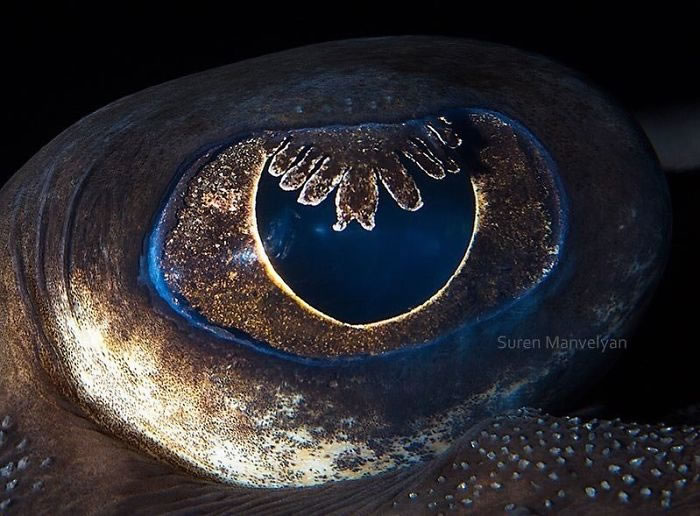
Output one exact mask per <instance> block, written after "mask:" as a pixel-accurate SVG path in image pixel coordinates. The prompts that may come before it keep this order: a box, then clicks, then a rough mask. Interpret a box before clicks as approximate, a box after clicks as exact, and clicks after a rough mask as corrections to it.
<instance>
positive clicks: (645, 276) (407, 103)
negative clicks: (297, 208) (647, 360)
mask: <svg viewBox="0 0 700 516" xmlns="http://www.w3.org/2000/svg"><path fill="white" fill-rule="evenodd" d="M300 63H303V66H300ZM464 106H473V107H478V108H480V109H487V110H492V111H494V112H497V113H502V114H504V115H505V116H507V117H509V118H510V119H512V120H515V121H518V123H521V124H523V126H524V127H526V128H527V129H528V130H529V131H530V132H531V133H532V134H533V135H534V137H536V138H537V139H538V141H539V142H541V144H542V146H543V147H544V148H545V149H546V150H547V152H548V153H549V155H551V158H552V160H553V162H554V163H555V164H556V170H557V174H558V181H560V188H561V191H562V198H565V199H566V203H567V204H566V210H567V211H566V237H565V240H564V241H563V242H562V247H561V249H559V250H558V252H559V253H560V255H559V257H558V260H559V261H558V263H557V266H556V268H553V270H552V271H551V273H550V272H549V271H548V274H547V277H546V279H545V280H543V281H542V282H541V283H538V284H537V286H536V288H532V289H530V290H527V291H526V293H525V294H524V295H522V296H520V297H517V299H513V300H512V302H511V303H509V304H505V305H504V307H503V309H502V310H500V311H493V312H489V314H488V317H487V316H483V317H478V318H476V319H475V321H476V322H471V321H470V322H469V323H468V324H467V322H464V324H462V325H461V326H460V325H456V326H455V329H453V330H450V332H449V333H445V334H444V335H438V336H437V337H435V338H433V339H432V340H431V341H430V342H427V343H422V344H425V345H421V346H415V345H413V344H415V343H412V342H411V341H410V339H411V335H406V339H407V340H406V344H407V345H406V346H405V348H406V349H401V350H399V351H398V352H396V353H389V354H382V353H377V354H375V355H372V354H370V356H362V357H359V358H358V357H350V358H349V359H347V360H339V361H328V362H323V361H322V360H321V362H323V363H321V362H319V361H318V360H316V361H313V360H312V361H310V360H308V357H303V356H302V357H301V358H300V357H297V356H290V355H286V354H284V353H282V354H278V353H271V352H268V351H269V350H266V348H264V347H260V346H258V343H257V342H255V338H254V337H255V336H254V335H253V336H251V335H243V336H240V335H237V336H236V337H235V339H233V341H232V340H231V339H226V338H219V337H218V336H217V335H213V334H212V333H210V332H206V331H202V330H201V328H197V327H195V326H193V325H191V324H189V323H188V322H187V321H186V320H184V319H183V318H182V317H180V316H179V315H178V314H177V313H176V312H175V311H173V310H172V309H171V308H170V307H169V306H168V304H167V303H165V302H163V299H161V298H159V296H158V293H157V291H156V290H155V289H154V288H153V286H152V285H150V284H149V280H148V277H147V275H144V273H143V271H144V256H145V253H146V252H147V251H148V235H149V234H150V233H151V231H152V228H153V225H154V221H155V220H156V216H157V213H158V212H159V210H160V208H161V207H162V206H163V204H164V202H165V200H167V195H168V194H169V192H172V191H173V187H174V185H175V184H176V183H177V180H178V179H179V178H180V177H181V176H182V174H183V173H184V171H186V170H187V169H188V167H191V166H193V164H195V165H196V160H197V159H198V158H200V157H201V156H202V155H203V154H205V153H206V152H207V149H211V148H214V147H218V146H223V145H227V144H230V142H232V141H235V139H236V138H237V137H240V136H241V135H246V134H258V133H260V132H261V131H280V130H285V131H291V130H297V129H298V130H303V129H306V128H319V127H327V126H332V125H337V124H343V125H345V126H359V125H361V124H366V123H370V122H371V123H377V124H396V123H401V122H402V121H405V120H413V119H420V118H421V117H427V116H431V115H434V114H436V113H440V112H441V111H442V110H445V109H452V108H456V107H464ZM407 199H408V197H407ZM326 202H329V201H326ZM404 204H406V206H412V207H415V206H417V201H415V199H414V200H410V199H409V200H406V201H405V203H404ZM0 206H2V212H0V243H2V245H1V246H0V349H1V350H2V353H0V423H1V431H2V433H1V434H0V476H1V478H2V480H3V483H4V485H0V488H3V489H4V491H2V492H0V511H17V512H25V511H26V512H30V513H57V512H59V513H60V512H65V513H103V514H104V513H125V512H126V513H144V514H146V513H147V514H153V513H167V512H174V513H178V512H179V513H188V514H191V513H221V514H227V513H232V514H233V513H256V512H259V513H265V514H288V513H309V514H332V513H339V514H342V513H368V514H369V513H388V514H391V513H396V514H407V513H408V514H410V513H416V514H420V513H437V512H445V513H446V512H448V511H450V510H452V511H456V512H466V511H471V510H480V511H483V512H484V513H489V512H502V511H504V510H517V511H520V513H521V514H527V513H528V512H525V511H529V512H531V513H535V514H537V513H543V512H546V511H548V510H550V509H557V510H563V511H566V510H569V511H579V512H584V513H585V512H596V513H600V512H605V511H608V512H613V511H615V512H620V511H629V512H638V511H655V510H662V509H664V510H666V509H667V510H670V511H677V512H678V513H685V512H687V511H690V510H692V509H697V507H698V503H700V502H699V501H698V489H697V482H698V477H697V475H698V456H699V453H698V446H697V435H698V434H697V430H696V429H695V428H693V427H689V426H688V427H677V428H666V427H663V426H661V425H659V426H642V425H634V424H631V423H621V422H604V421H578V420H576V419H567V418H560V419H557V418H552V417H549V416H546V415H545V414H544V413H539V412H536V411H532V410H517V409H519V407H522V406H525V405H528V406H530V405H534V406H541V407H555V406H558V407H559V408H561V406H562V403H564V402H565V400H566V399H567V396H568V395H569V394H571V393H572V392H574V391H575V390H576V389H581V388H585V386H586V384H587V382H590V381H591V380H590V379H591V378H593V377H595V374H600V372H601V371H604V370H605V368H606V367H607V366H609V363H610V360H611V356H612V355H605V356H603V355H602V354H601V353H600V352H597V351H595V350H575V351H574V350H566V351H565V352H561V350H559V352H553V351H552V350H551V349H541V350H539V351H537V352H527V353H519V352H516V351H513V350H499V349H498V348H497V346H496V342H497V337H498V336H499V335H503V334H508V335H511V336H513V337H514V338H525V337H542V338H544V336H545V335H562V336H567V337H570V338H591V337H595V336H601V335H602V336H604V337H620V338H621V337H624V336H625V335H628V334H629V332H630V330H631V328H632V327H633V326H634V324H635V322H636V320H637V319H638V317H639V315H640V313H641V310H642V308H643V306H644V303H645V301H646V300H647V299H648V296H649V295H650V292H651V290H652V288H653V286H654V284H655V282H656V281H657V280H658V277H659V273H660V270H661V268H662V266H663V263H664V260H665V252H666V246H667V244H668V234H669V225H670V219H669V206H668V197H667V194H666V190H665V185H664V180H663V177H662V175H661V173H660V171H659V170H658V164H657V163H656V161H655V158H654V157H653V154H652V153H651V151H650V149H649V146H648V144H647V142H646V141H645V139H644V137H643V136H642V135H641V133H640V131H639V130H638V129H637V128H636V126H635V125H634V124H633V123H631V122H630V121H629V120H628V118H627V116H626V115H625V114H624V113H623V112H621V111H620V110H619V109H618V108H617V107H615V106H614V105H612V104H611V103H610V102H609V101H608V100H607V99H605V98H604V97H602V96H601V95H600V94H599V93H598V92H596V91H595V90H593V89H591V88H590V87H588V86H587V85H586V84H585V83H584V82H583V81H582V80H581V79H580V78H578V77H577V76H576V75H575V74H573V73H572V72H570V71H568V70H565V69H562V68H561V67H559V66H557V65H555V64H553V63H551V62H549V61H547V60H545V59H543V58H539V57H536V56H531V55H527V54H524V53H521V52H519V51H516V50H513V49H509V48H505V47H500V46H492V45H488V44H483V43H476V42H470V41H461V40H451V39H435V38H422V37H415V38H414V37H407V38H386V39H374V40H358V41H347V42H337V43H328V44H323V45H318V46H314V47H308V48H303V49H297V50H292V51H288V52H284V53H280V54H275V55H271V56H264V57H262V58H258V59H255V60H251V61H245V62H242V63H238V64H235V65H231V66H228V67H224V68H221V69H217V70H212V71H209V72H205V73H202V74H198V75H196V76H191V77H185V78H182V79H179V80H177V81H173V82H170V83H166V84H163V85H160V86H157V87H154V88H151V89H148V90H145V91H143V92H139V93H137V94H134V95H132V96H129V97H126V98H124V99H121V100H119V101H117V102H115V103H113V104H110V105H109V106H107V107H105V108H103V109H101V110H99V111H98V112H96V113H94V114H93V115H90V116H89V117H87V118H85V119H83V120H81V121H80V122H78V123H77V124H75V125H74V126H73V127H71V128H69V129H68V130H66V131H65V132H64V133H62V134H61V135H59V136H58V137H57V138H56V139H55V140H53V141H52V142H51V143H50V144H48V145H47V146H46V147H44V148H43V149H42V150H41V151H39V152H38V153H37V154H36V155H35V156H34V157H33V158H32V159H31V160H30V161H29V162H28V163H27V164H26V165H25V166H24V167H23V168H22V169H21V170H20V171H18V173H17V174H16V175H15V176H14V177H13V178H12V179H11V180H10V181H9V182H8V183H7V184H6V185H5V187H4V188H3V189H2V191H0ZM380 209H381V208H380ZM343 213H345V212H343ZM346 219H347V220H346ZM346 219H342V220H343V223H347V224H356V223H358V221H360V220H363V221H365V226H367V227H366V228H365V229H368V228H369V227H370V226H371V224H370V223H369V221H371V218H370V216H369V215H366V214H360V215H357V216H356V217H355V220H352V217H350V216H347V217H346ZM333 222H334V221H333V220H330V221H328V223H329V224H331V223H333ZM344 230H345V231H347V229H344ZM487 262H488V261H487V260H485V261H484V264H483V265H480V267H481V268H480V269H479V272H481V271H483V273H484V274H486V273H487V272H488V263H487ZM500 277H501V278H503V277H504V274H501V275H500ZM431 338H432V337H431ZM236 339H237V340H236ZM313 358H314V359H318V358H319V357H318V356H314V357H313ZM320 358H324V357H320ZM341 358H343V357H341ZM343 421H345V422H347V421H352V422H353V423H352V424H350V425H348V424H347V423H343ZM343 425H344V426H343ZM318 428H320V429H322V431H319V432H318V433H316V434H313V433H311V432H310V430H309V429H318ZM266 439H267V441H266ZM402 439H404V440H409V441H411V442H410V443H405V442H404V441H402ZM267 442H275V443H277V444H278V445H279V448H277V451H276V452H271V451H269V449H268V448H261V443H267ZM397 442H401V443H403V444H405V446H409V447H411V446H413V447H416V446H418V447H419V448H420V446H423V448H422V449H421V451H420V453H418V454H417V455H420V460H412V459H411V460H409V459H407V458H406V457H409V456H410V454H401V453H399V454H394V455H392V457H394V458H393V459H392V460H393V461H394V462H390V461H388V460H385V458H386V457H389V451H387V450H390V451H393V450H394V448H392V446H393V445H394V444H395V443H397ZM348 443H350V444H351V446H350V445H349V444H348ZM426 443H429V444H426ZM339 446H340V447H341V448H342V447H343V446H345V447H346V448H348V447H350V448H352V449H353V450H360V451H359V452H353V453H355V455H352V454H351V455H352V458H353V459H357V460H356V461H354V462H353V461H342V460H340V459H338V460H334V461H331V462H330V463H329V464H330V465H329V466H328V469H327V470H323V471H321V472H318V471H312V469H313V468H307V469H306V470H303V467H302V464H312V465H315V464H317V462H314V461H317V460H320V459H318V457H315V458H314V459H313V460H311V461H310V462H306V463H305V462H303V460H302V459H304V458H306V457H307V455H309V454H311V455H313V454H312V453H311V452H316V451H318V450H331V451H329V452H328V455H329V456H331V455H332V451H333V450H336V449H337V447H339ZM346 448H343V449H344V450H346ZM404 449H407V448H404ZM411 449H413V448H411ZM231 450H234V451H235V453H234V451H231ZM241 450H242V452H241ZM261 450H262V451H261ZM280 450H281V451H280ZM309 450H310V451H309ZM256 454H257V455H256ZM396 456H398V458H395V457H396ZM343 457H346V455H343ZM358 457H359V459H362V460H359V459H358ZM367 457H370V458H372V459H373V460H371V461H368V460H366V458H367ZM304 467H305V466H304ZM324 475H325V476H324Z"/></svg>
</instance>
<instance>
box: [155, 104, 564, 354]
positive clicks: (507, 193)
mask: <svg viewBox="0 0 700 516" xmlns="http://www.w3.org/2000/svg"><path fill="white" fill-rule="evenodd" d="M470 121H471V122H472V123H473V125H474V127H475V128H476V129H477V130H478V131H479V133H480V134H481V137H482V138H483V140H484V141H485V142H487V145H486V146H485V147H484V148H483V150H482V152H481V162H482V169H480V170H474V171H471V175H470V176H467V175H466V174H465V175H464V177H465V181H466V180H471V184H472V187H473V190H474V195H475V199H476V216H475V221H474V230H473V234H472V239H471V242H470V244H469V247H468V248H467V251H466V253H465V255H464V258H463V259H462V261H461V263H460V264H459V266H458V267H457V270H456V271H455V273H454V275H453V276H452V277H451V278H450V279H449V280H448V281H447V282H446V284H445V285H444V286H443V287H442V288H441V289H439V290H438V291H437V292H436V293H435V294H434V295H433V296H432V297H431V298H430V299H428V300H427V301H425V302H424V303H422V304H421V305H419V306H416V307H415V308H413V309H412V310H410V311H408V312H406V313H404V314H401V315H398V316H395V317H392V318H389V319H385V320H381V321H376V322H371V323H366V324H357V325H351V324H347V323H344V322H343V321H339V320H337V319H334V318H333V317H330V316H328V315H326V314H324V313H323V312H321V311H319V310H317V309H315V308H314V307H312V306H311V305H309V304H308V303H307V302H305V301H304V300H303V299H301V298H300V297H299V296H297V295H296V293H295V292H294V291H293V290H292V289H291V288H290V287H289V286H288V285H287V284H286V283H285V281H284V279H283V278H282V277H280V276H279V274H278V273H277V272H276V271H275V269H274V267H273V266H272V263H271V262H270V259H269V258H268V257H267V255H266V253H265V249H264V246H263V244H262V241H261V239H260V236H259V234H258V229H257V217H256V204H255V203H256V197H257V185H258V181H259V180H260V177H261V175H262V173H263V172H264V170H265V166H266V163H267V166H268V167H269V166H271V163H273V162H274V159H275V157H276V156H278V155H279V153H280V152H281V150H280V149H282V150H284V149H287V148H290V147H294V148H297V149H301V148H306V149H312V150H313V149H315V148H316V145H318V150H319V153H318V154H316V155H315V156H316V157H314V160H316V162H318V159H319V158H318V156H324V157H323V160H322V161H320V164H318V165H317V166H316V169H315V171H314V172H313V173H312V174H311V175H310V176H309V179H308V180H307V182H306V183H305V184H304V186H303V188H302V191H301V194H300V202H305V203H308V204H318V203H319V202H321V201H322V200H323V199H324V198H325V196H327V195H328V194H329V193H330V192H331V191H332V190H333V189H334V188H336V187H337V188H338V192H337V194H336V207H337V218H338V222H337V227H336V229H339V230H340V229H342V228H343V227H345V226H346V225H347V224H349V223H350V222H351V221H353V220H355V221H357V222H358V223H359V224H361V225H362V227H364V228H365V229H371V228H372V227H373V226H374V223H375V221H374V215H375V213H376V207H377V203H378V188H379V187H378V183H379V180H381V182H382V184H384V185H385V187H386V188H387V190H389V191H390V193H392V197H393V196H394V195H395V196H396V197H398V198H399V199H401V201H400V202H399V205H400V206H402V207H403V208H404V209H410V208H411V207H415V206H419V205H420V203H421V200H420V197H419V196H420V192H418V191H417V188H414V184H413V182H412V178H411V177H410V176H408V175H407V174H405V171H404V169H403V168H402V167H401V166H398V167H397V166H395V165H396V164H397V163H398V164H399V165H400V162H399V161H398V160H396V159H395V157H394V156H395V155H394V154H393V153H390V154H389V155H381V153H379V151H374V150H372V151H368V152H370V153H373V155H374V158H372V159H371V160H369V161H367V162H363V161H360V160H355V161H352V162H350V161H349V159H348V158H347V155H346V156H345V157H344V158H342V159H340V158H338V157H336V156H326V155H325V154H324V153H323V152H321V150H322V149H329V148H340V147H338V145H340V142H341V136H338V133H340V134H341V135H344V137H349V136H350V135H352V136H353V138H355V139H356V140H357V141H360V142H361V143H362V147H361V148H363V149H370V148H374V147H375V146H374V145H370V144H369V142H371V141H374V140H373V139H376V137H377V135H376V134H375V132H373V131H372V130H369V129H367V130H364V129H363V127H362V126H360V127H358V128H345V129H343V128H341V129H338V128H333V129H332V131H335V132H333V133H332V134H331V129H328V130H327V131H326V130H324V129H316V130H309V131H313V134H314V136H317V137H318V138H316V139H315V140H314V144H313V145H312V144H311V142H307V141H306V140H304V141H299V142H297V143H292V141H293V138H297V137H298V136H299V134H294V135H293V136H290V135H289V134H286V133H285V134H282V135H278V134H276V133H269V132H265V133H262V134H260V135H258V136H256V137H253V138H249V139H247V140H243V141H240V142H238V143H236V144H234V145H233V146H231V147H230V148H228V149H227V150H226V151H224V152H222V153H221V154H220V155H219V156H218V157H217V158H216V159H214V160H213V161H211V162H210V163H209V164H207V165H205V166H204V167H203V168H202V169H201V170H200V171H199V172H198V173H197V174H196V175H195V176H194V177H193V178H192V179H191V180H190V181H189V184H188V187H187V192H186V194H185V196H184V198H183V200H182V206H181V207H180V209H179V210H178V212H177V216H176V219H177V220H176V222H175V225H174V226H173V227H172V229H171V230H170V232H169V234H168V235H167V237H166V239H165V243H164V249H163V251H164V253H163V256H162V264H161V265H162V270H163V271H164V276H165V280H166V283H167V284H168V286H169V288H170V289H171V290H172V291H173V292H176V293H178V294H179V295H181V296H183V297H184V298H185V300H186V301H187V302H188V304H189V305H190V306H191V307H192V308H193V309H194V310H196V311H197V312H198V313H199V314H200V315H202V316H203V317H205V318H206V319H207V320H208V321H209V323H210V324H212V325H215V326H219V327H223V328H235V329H236V330H240V331H243V332H245V333H246V334H248V335H250V336H252V337H253V338H255V339H256V340H259V341H262V342H266V343H268V344H269V345H270V346H272V347H274V348H277V349H279V350H283V351H286V352H289V353H293V354H296V355H301V356H321V357H333V356H343V355H353V354H358V353H370V354H376V353H382V352H385V351H389V350H392V349H397V348H400V347H402V346H408V345H415V344H420V343H422V342H428V341H430V340H432V339H434V338H436V337H438V336H439V335H443V334H445V333H447V332H449V331H450V330H451V329H452V328H456V327H458V326H459V325H462V324H464V323H465V321H468V320H470V319H471V318H474V317H476V316H478V315H479V314H482V313H484V312H486V311H488V310H490V309H493V308H494V307H497V306H499V304H502V303H505V302H508V301H510V300H512V299H513V298H515V297H517V296H518V295H519V294H521V293H523V292H524V291H526V290H527V289H529V288H531V287H532V286H534V285H535V284H537V283H538V282H539V281H540V280H541V279H542V278H543V277H545V276H546V274H547V272H548V271H550V270H551V269H552V267H553V265H554V263H555V262H556V260H557V256H558V251H557V249H558V248H557V245H558V244H559V222H560V221H559V218H560V212H559V204H558V191H557V189H556V186H555V183H554V180H553V178H552V176H551V174H552V172H551V171H550V170H549V169H548V165H547V163H546V162H545V160H544V158H543V157H542V156H540V155H539V154H538V153H539V151H538V150H536V149H531V150H530V154H526V153H525V152H524V151H523V148H526V147H527V142H524V141H521V139H520V138H519V137H518V136H517V135H516V133H515V132H514V130H513V128H512V127H510V126H509V125H508V124H506V123H504V122H503V121H502V120H501V119H499V118H498V117H496V116H493V115H489V114H487V113H480V114H474V115H470ZM398 127H399V129H396V131H399V132H400V128H401V127H403V125H400V126H398ZM324 131H325V132H324ZM326 133H328V134H330V136H328V135H326ZM382 134H383V133H382ZM401 134H403V133H401ZM321 135H326V136H324V138H326V143H328V141H330V140H331V139H333V138H335V139H338V142H336V143H337V144H338V145H336V146H328V145H325V144H322V143H323V142H322V141H321V140H323V138H321ZM380 136H381V135H380ZM445 138H447V133H446V134H445ZM334 141H335V140H334ZM319 142H321V143H319ZM375 143H376V142H375ZM456 143H457V142H456V141H453V144H456ZM376 147H377V148H378V149H381V148H385V147H383V146H381V145H379V144H377V146H376ZM387 148H388V147H387ZM312 150H307V155H308V153H310V152H312ZM341 157H342V156H341ZM302 158H303V156H302ZM288 162H289V160H288ZM300 162H301V159H300V161H299V163H300ZM291 163H292V167H294V166H295V165H294V162H293V161H292V162H291ZM297 170H299V169H297ZM305 170H306V172H305V174H306V173H308V171H309V168H306V169H305ZM377 176H379V178H378V177H377ZM289 181H290V184H292V183H293V184H296V183H298V182H297V181H294V182H292V181H291V179H290V180H289ZM387 185H390V186H387ZM227 192H228V193H227ZM230 192H236V193H237V194H240V195H241V197H240V199H241V201H240V202H238V203H237V206H238V208H237V209H236V210H233V211H232V210H212V208H211V206H212V203H211V199H229V198H230V196H231V194H230ZM302 199H303V200H302ZM207 200H208V201H207ZM231 271H235V275H232V274H231ZM406 336H411V339H410V341H409V340H407V339H406Z"/></svg>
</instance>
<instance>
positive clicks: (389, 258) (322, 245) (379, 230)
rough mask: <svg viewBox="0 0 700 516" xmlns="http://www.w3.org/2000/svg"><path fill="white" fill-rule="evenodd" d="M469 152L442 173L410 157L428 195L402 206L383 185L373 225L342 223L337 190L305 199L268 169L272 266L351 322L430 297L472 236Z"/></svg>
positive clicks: (264, 230) (263, 186)
mask: <svg viewBox="0 0 700 516" xmlns="http://www.w3.org/2000/svg"><path fill="white" fill-rule="evenodd" d="M463 147H470V145H469V142H468V141H465V145H463ZM471 147H472V152H473V146H471ZM463 152H464V151H462V152H458V153H457V157H458V158H460V154H462V153H463ZM462 158H463V159H460V160H459V161H460V166H461V168H462V169H461V170H460V172H459V173H457V174H452V173H449V174H447V176H446V177H445V178H444V179H441V180H435V179H431V178H430V177H428V176H426V175H425V174H424V173H423V172H421V171H419V170H417V169H416V168H415V166H413V165H411V164H410V163H407V164H406V167H407V169H408V171H409V173H410V174H411V176H412V177H413V178H414V180H415V181H416V185H417V186H418V188H419V189H420V192H421V195H422V198H423V206H422V207H421V208H420V209H419V210H417V211H406V210H403V209H401V208H400V207H399V206H398V205H397V204H396V202H394V201H393V199H391V197H390V195H389V194H388V192H387V191H386V189H384V188H383V187H382V186H381V185H379V205H378V209H377V212H376V218H375V222H376V224H375V227H374V228H373V229H372V230H371V231H367V230H365V229H363V228H362V227H361V226H360V225H359V224H358V223H357V222H356V221H353V222H351V223H350V224H348V226H347V227H346V228H345V229H344V230H343V231H334V230H333V228H332V222H333V221H334V220H335V216H336V215H335V210H336V206H335V202H334V199H333V197H332V196H329V197H328V198H327V199H325V200H324V201H323V202H322V203H321V204H319V205H318V206H307V205H303V204H300V203H298V202H297V193H296V192H288V191H284V190H282V189H281V188H279V186H278V183H279V179H278V178H275V177H273V176H272V175H270V174H268V173H263V175H262V177H261V178H260V182H259V184H258V194H257V199H256V215H257V223H258V232H259V235H260V238H261V240H262V243H263V246H264V248H265V252H266V253H267V255H268V258H269V260H270V262H271V264H272V266H273V267H274V269H275V271H276V272H277V274H279V276H280V277H281V278H282V279H283V280H284V282H285V283H286V284H287V285H288V286H289V287H290V288H291V289H292V290H293V291H294V292H295V293H296V294H297V295H298V296H299V297H300V298H301V299H303V300H304V301H305V302H306V303H308V304H309V305H311V306H313V307H314V308H315V309H317V310H319V311H321V312H323V313H325V314H326V315H328V316H330V317H333V318H334V319H337V320H339V321H341V322H345V323H349V324H365V323H372V322H377V321H381V320H384V319H388V318H391V317H394V316H398V315H400V314H403V313H405V312H407V311H409V310H411V309H412V308H415V307H416V306H418V305H420V304H422V303H424V302H425V301H427V300H428V299H430V298H431V297H432V296H433V295H434V294H435V293H436V292H437V291H438V290H440V289H441V288H442V287H443V286H444V285H445V284H446V283H447V281H448V280H449V279H450V277H452V275H453V274H454V273H455V271H456V269H457V268H458V266H459V264H460V263H461V261H462V260H463V258H464V255H465V253H466V251H467V247H468V246H469V242H470V240H471V235H472V230H473V225H474V214H475V207H474V193H473V190H472V186H471V182H470V179H469V167H468V165H467V164H466V163H467V162H469V161H471V160H469V159H468V158H469V157H468V156H462Z"/></svg>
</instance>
